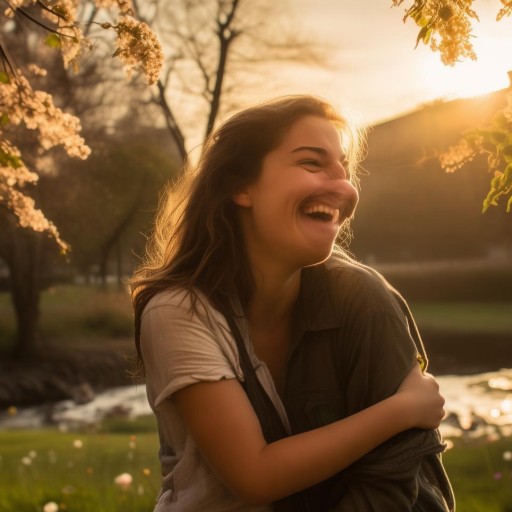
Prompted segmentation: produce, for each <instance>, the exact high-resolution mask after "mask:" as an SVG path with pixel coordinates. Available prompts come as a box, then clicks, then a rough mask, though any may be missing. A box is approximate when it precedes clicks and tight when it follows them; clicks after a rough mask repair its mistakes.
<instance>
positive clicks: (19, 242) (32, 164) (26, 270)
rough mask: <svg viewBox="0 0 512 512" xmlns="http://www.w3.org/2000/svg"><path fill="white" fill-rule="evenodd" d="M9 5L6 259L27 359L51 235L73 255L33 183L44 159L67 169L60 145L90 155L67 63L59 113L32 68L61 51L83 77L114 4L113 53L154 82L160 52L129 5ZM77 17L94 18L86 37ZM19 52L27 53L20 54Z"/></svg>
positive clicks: (1, 175) (33, 346) (0, 38)
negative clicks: (38, 34) (94, 38)
mask: <svg viewBox="0 0 512 512" xmlns="http://www.w3.org/2000/svg"><path fill="white" fill-rule="evenodd" d="M6 3H7V4H8V6H9V8H8V9H7V11H5V13H4V16H3V17H2V18H0V29H1V32H0V61H1V66H2V67H1V68H0V223H1V224H2V232H1V240H0V242H1V243H0V257H2V259H4V261H5V262H6V263H7V265H8V267H9V274H10V278H9V281H10V287H11V297H12V301H13V305H14V309H15V313H16V320H17V327H18V328H17V338H16V342H15V353H16V354H17V355H20V356H27V355H30V354H37V353H40V352H41V349H42V338H41V336H40V333H39V329H38V326H39V322H38V320H39V294H40V291H41V287H42V284H43V283H42V279H43V272H42V271H43V268H44V267H45V265H46V263H45V259H46V256H47V254H48V252H49V250H50V249H49V248H48V245H49V244H48V237H47V236H46V235H50V238H51V239H53V240H54V241H56V242H57V244H58V246H59V247H60V249H61V251H63V252H66V251H67V250H68V245H67V243H66V242H64V240H63V239H62V238H61V236H60V234H59V232H58V230H57V228H56V226H55V225H54V224H53V222H51V221H50V220H48V218H47V217H46V215H45V214H43V212H42V211H41V210H40V209H38V208H36V201H35V200H36V199H37V198H38V196H39V195H40V194H39V193H38V192H39V189H38V188H37V187H35V188H34V186H33V185H35V184H36V182H37V181H38V180H39V178H40V176H39V169H40V167H44V166H43V165H41V164H42V163H43V162H44V160H45V159H47V162H46V163H47V164H48V162H49V166H50V167H51V168H52V169H53V170H55V169H58V167H59V164H62V159H61V158H59V157H58V155H57V154H56V153H55V152H54V151H53V149H54V148H56V147H58V146H60V147H62V148H64V150H65V152H66V153H67V154H68V155H69V156H74V157H78V158H81V159H85V158H86V157H87V156H88V155H89V153H90V149H89V147H88V146H87V145H86V144H85V141H84V139H83V138H82V136H81V135H80V130H81V126H80V121H79V119H78V118H77V117H76V116H74V115H72V114H70V113H69V112H66V111H65V106H66V104H67V107H69V106H70V105H71V104H73V103H76V102H75V101H74V99H76V98H73V94H72V92H71V89H70V88H69V87H68V89H67V90H65V89H66V86H71V85H72V83H71V81H70V80H67V78H68V77H69V75H68V74H66V73H65V72H63V73H61V70H62V71H64V70H63V69H62V65H61V68H60V69H59V67H58V66H57V67H56V66H55V65H53V66H52V67H51V68H49V69H50V71H52V72H57V73H58V74H59V73H60V74H59V78H66V79H65V80H62V85H63V86H64V87H62V86H61V87H60V89H61V92H63V93H64V94H60V95H59V99H60V100H61V104H63V105H62V106H61V107H57V106H56V104H55V103H54V98H53V97H52V95H50V94H49V93H48V92H45V91H43V90H38V89H34V88H33V87H32V83H31V82H37V81H38V80H40V78H38V76H42V75H45V74H46V70H44V69H42V68H40V67H39V66H35V65H33V64H31V60H30V59H31V58H32V59H34V60H35V61H36V62H37V61H39V62H40V61H41V58H42V56H43V54H46V53H48V51H49V49H50V48H53V50H54V51H55V50H58V51H59V52H60V53H61V55H62V61H63V66H64V68H69V67H72V68H73V69H74V71H75V74H77V71H78V69H79V68H78V58H79V57H80V56H81V54H82V53H84V52H85V49H87V48H88V46H89V44H90V43H89V40H88V39H87V38H86V37H85V36H84V33H87V32H88V31H89V27H90V26H91V24H92V23H93V18H94V16H96V15H97V13H98V12H99V11H100V10H101V12H105V10H104V9H105V8H107V7H112V6H117V7H118V10H119V11H120V16H119V18H118V19H117V21H116V22H110V21H104V22H103V23H102V24H101V28H102V30H105V29H113V31H114V32H115V34H116V43H115V44H116V47H117V49H116V51H115V55H116V56H118V57H119V58H120V59H121V60H122V61H123V62H124V64H125V66H126V67H127V68H128V69H132V68H134V67H136V66H138V65H140V66H141V67H142V69H143V71H144V73H145V75H146V77H147V80H148V82H150V83H152V82H154V81H155V80H156V77H157V76H158V73H159V66H160V64H161V60H162V54H161V50H160V46H159V43H158V41H157V39H156V37H155V36H154V34H153V33H152V32H151V31H150V30H149V28H148V27H147V25H145V24H144V23H141V22H139V21H137V20H136V19H135V18H134V17H133V16H132V14H133V12H132V10H131V2H127V1H125V0H98V1H96V2H87V1H82V2H74V1H69V0H57V1H42V0H17V1H14V0H13V1H7V2H6ZM79 11H80V12H79ZM79 19H85V20H88V21H87V22H86V23H85V25H84V26H85V29H84V31H82V30H81V28H80V26H79V24H78V20H79ZM26 26H28V27H29V28H30V29H31V30H30V33H29V34H25V33H22V31H23V28H26ZM37 28H40V29H42V30H44V32H45V34H46V39H45V43H46V45H41V43H40V42H38V40H37V39H36V38H35V37H34V35H35V34H34V30H35V29H37ZM20 41H21V42H22V44H21V45H20V44H19V43H20ZM12 43H14V44H12ZM20 46H21V47H22V48H23V50H24V51H18V50H20ZM8 48H12V52H11V51H10V50H8ZM44 48H46V51H44ZM13 54H14V55H15V58H13V57H12V55H13ZM51 61H52V59H50V62H51ZM89 62H90V61H89ZM90 69H91V68H89V71H90ZM30 73H32V74H30ZM47 78H52V77H47ZM48 81H49V82H51V80H48ZM22 154H23V157H22ZM29 169H30V170H29ZM43 233H46V234H43ZM50 251H51V250H50Z"/></svg>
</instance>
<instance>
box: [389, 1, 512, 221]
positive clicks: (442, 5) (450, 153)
mask: <svg viewBox="0 0 512 512" xmlns="http://www.w3.org/2000/svg"><path fill="white" fill-rule="evenodd" d="M473 1H474V0H413V1H406V0H393V5H394V6H400V5H402V4H404V2H405V4H406V5H407V8H406V11H405V15H404V22H405V21H406V20H407V19H409V18H410V19H412V20H413V21H414V22H415V23H416V24H417V25H418V27H419V28H420V30H419V32H418V37H417V39H416V46H417V45H418V44H419V43H420V42H422V43H424V44H428V45H430V48H431V49H432V50H433V51H437V52H439V53H440V56H441V60H442V62H443V63H444V64H446V65H450V66H454V65H455V64H456V63H457V62H458V61H459V60H460V59H461V58H470V59H472V60H476V59H477V55H476V53H475V51H474V49H473V45H472V43H471V37H472V33H471V31H472V24H473V22H474V21H478V14H477V12H476V11H475V10H474V9H473V8H472V6H473ZM500 1H501V8H500V9H499V11H498V13H497V15H496V21H499V20H501V19H502V18H504V17H506V16H510V15H511V14H512V0H500ZM507 99H508V105H507V106H505V107H504V108H503V109H502V110H500V111H499V112H497V113H496V115H495V116H494V118H493V119H492V121H491V122H490V123H489V124H488V125H486V126H482V127H478V128H476V129H474V130H470V131H468V132H467V133H465V134H463V135H462V138H461V140H460V141H459V143H458V144H456V145H454V146H451V147H450V148H449V149H448V150H447V151H445V152H442V153H441V154H440V155H439V162H440V164H441V167H442V168H443V169H444V170H446V171H447V172H453V171H455V170H458V169H460V168H462V167H464V166H465V164H466V163H469V162H471V161H472V160H473V159H474V158H475V157H476V156H477V155H479V154H484V155H487V162H488V170H489V172H491V173H492V176H493V177H492V178H491V183H490V189H489V192H488V194H487V196H486V197H485V198H484V200H483V206H482V211H483V212H485V211H486V210H487V209H488V208H489V207H490V206H497V205H498V200H499V198H500V197H502V196H503V198H504V199H506V198H507V197H508V200H507V203H506V210H507V212H510V211H511V210H512V94H509V95H508V96H507Z"/></svg>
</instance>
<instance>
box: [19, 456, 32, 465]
mask: <svg viewBox="0 0 512 512" xmlns="http://www.w3.org/2000/svg"><path fill="white" fill-rule="evenodd" d="M21 463H22V464H23V465H24V466H30V464H32V459H31V458H30V457H22V458H21Z"/></svg>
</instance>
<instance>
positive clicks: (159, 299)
mask: <svg viewBox="0 0 512 512" xmlns="http://www.w3.org/2000/svg"><path fill="white" fill-rule="evenodd" d="M162 315H163V316H165V317H166V318H167V319H169V320H171V319H182V320H188V321H190V322H199V323H203V324H209V325H216V324H218V323H219V322H220V323H224V322H225V319H224V316H223V315H222V314H221V313H220V312H219V311H218V310H217V309H215V308H214V307H213V306H212V304H211V303H210V301H209V299H208V297H207V296H206V295H205V294H204V293H202V292H201V291H199V290H197V289H191V290H189V289H185V288H182V287H173V288H169V289H167V290H163V291H160V292H158V293H156V294H155V295H154V296H153V297H152V298H151V300H150V301H149V302H148V303H147V305H146V307H145V308H144V311H143V312H142V322H143V323H144V322H145V321H147V319H148V318H154V317H158V316H162Z"/></svg>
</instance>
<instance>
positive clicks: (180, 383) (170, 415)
mask: <svg viewBox="0 0 512 512" xmlns="http://www.w3.org/2000/svg"><path fill="white" fill-rule="evenodd" d="M196 293H197V302H196V307H195V311H193V310H192V307H191V297H190V294H188V293H187V292H186V291H185V290H182V289H173V290H168V291H165V292H160V293H158V294H157V295H155V296H154V297H153V298H152V299H151V300H150V301H149V303H148V304H147V306H146V307H145V309H144V312H143V314H142V324H141V350H142V357H143V360H144V366H145V371H146V389H147V396H148V401H149V404H150V406H151V408H152V409H153V411H154V413H155V416H156V419H157V423H158V431H159V435H160V461H161V465H162V476H163V481H162V490H161V492H160V494H159V496H158V499H157V504H156V507H155V511H154V512H177V511H179V512H270V511H271V510H272V507H271V506H250V505H246V504H244V503H243V502H242V501H240V500H239V499H238V498H237V497H236V496H234V495H233V494H232V493H231V492H230V491H229V490H228V489H227V488H226V486H225V485H224V484H223V483H222V481H221V480H220V479H219V478H218V477H217V475H216V474H215V473H214V472H213V471H212V470H211V468H210V467H209V466H208V464H207V463H206V461H205V460H204V459H203V457H202V456H201V453H200V452H199V450H198V449H197V447H196V445H195V443H194V440H193V439H192V437H191V435H190V432H189V430H188V429H187V426H186V424H185V422H184V421H183V418H182V417H181V416H180V415H179V414H178V411H177V410H176V407H175V405H174V402H173V401H172V400H170V397H171V396H172V395H173V393H175V392H176V391H178V390H180V389H182V388H184V387H186V386H189V385H191V384H195V383H198V382H204V381H209V382H215V381H218V380H220V379H233V378H236V379H238V380H240V381H243V380H244V378H243V371H242V368H241V367H240V362H239V358H238V350H237V348H236V343H235V341H234V339H233V337H232V335H231V332H230V329H229V327H228V325H227V322H226V319H225V318H224V316H223V315H222V314H220V313H219V312H218V311H217V310H215V309H214V308H213V307H212V306H211V305H210V304H209V302H208V299H207V298H206V297H205V296H204V295H203V294H201V293H199V292H196ZM239 329H240V332H241V334H242V337H243V338H244V341H245V344H246V347H247V351H248V353H249V357H250V359H251V362H252V363H253V366H254V368H255V370H256V375H257V377H258V379H259V380H260V382H261V383H262V385H263V387H264V389H265V391H266V392H267V393H268V395H269V397H270V398H271V400H272V401H273V403H274V405H275V406H276V409H277V411H278V413H279V415H280V416H281V419H282V420H283V423H284V425H285V427H286V429H287V430H288V431H289V423H288V418H287V416H286V412H285V409H284V406H283V404H282V402H281V400H280V398H279V395H278V394H277V392H276V389H275V386H274V383H273V380H272V377H271V375H270V372H269V370H268V368H267V366H266V365H265V363H263V362H262V361H259V360H258V358H257V357H256V355H255V354H254V350H253V349H252V345H251V343H250V341H249V336H248V329H247V324H246V322H245V321H244V320H242V321H240V322H239Z"/></svg>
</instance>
